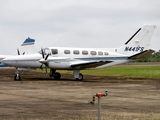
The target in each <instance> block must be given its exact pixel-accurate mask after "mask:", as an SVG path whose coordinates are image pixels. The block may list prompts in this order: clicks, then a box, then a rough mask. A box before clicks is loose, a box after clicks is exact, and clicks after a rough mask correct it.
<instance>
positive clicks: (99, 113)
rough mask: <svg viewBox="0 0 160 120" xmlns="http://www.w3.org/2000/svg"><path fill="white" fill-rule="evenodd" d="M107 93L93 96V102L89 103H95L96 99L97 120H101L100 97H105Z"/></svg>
mask: <svg viewBox="0 0 160 120" xmlns="http://www.w3.org/2000/svg"><path fill="white" fill-rule="evenodd" d="M107 95H108V91H105V93H96V94H95V95H93V100H92V101H91V102H90V103H91V104H94V103H95V97H97V98H98V120H101V97H104V96H107Z"/></svg>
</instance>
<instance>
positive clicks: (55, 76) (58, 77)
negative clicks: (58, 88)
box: [50, 69, 61, 80]
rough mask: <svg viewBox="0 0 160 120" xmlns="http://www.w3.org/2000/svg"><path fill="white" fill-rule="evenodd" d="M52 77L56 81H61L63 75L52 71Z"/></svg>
mask: <svg viewBox="0 0 160 120" xmlns="http://www.w3.org/2000/svg"><path fill="white" fill-rule="evenodd" d="M50 77H54V79H55V80H59V79H61V74H60V73H59V72H56V70H55V69H50Z"/></svg>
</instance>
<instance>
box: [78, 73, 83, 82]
mask: <svg viewBox="0 0 160 120" xmlns="http://www.w3.org/2000/svg"><path fill="white" fill-rule="evenodd" d="M76 80H79V81H82V80H83V75H82V74H81V73H79V78H76Z"/></svg>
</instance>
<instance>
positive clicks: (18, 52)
mask: <svg viewBox="0 0 160 120" xmlns="http://www.w3.org/2000/svg"><path fill="white" fill-rule="evenodd" d="M17 54H18V55H21V54H20V51H19V49H18V48H17ZM23 55H25V52H23Z"/></svg>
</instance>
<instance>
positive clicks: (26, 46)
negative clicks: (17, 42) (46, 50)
mask: <svg viewBox="0 0 160 120" xmlns="http://www.w3.org/2000/svg"><path fill="white" fill-rule="evenodd" d="M34 43H35V39H31V38H29V37H28V38H27V39H26V40H25V41H24V42H23V43H22V45H21V46H20V47H19V48H18V49H17V52H16V54H14V55H26V54H32V53H33V52H34Z"/></svg>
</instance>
